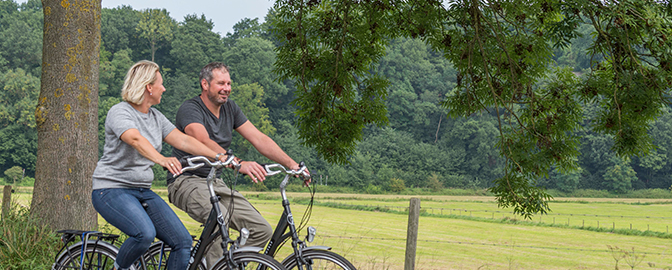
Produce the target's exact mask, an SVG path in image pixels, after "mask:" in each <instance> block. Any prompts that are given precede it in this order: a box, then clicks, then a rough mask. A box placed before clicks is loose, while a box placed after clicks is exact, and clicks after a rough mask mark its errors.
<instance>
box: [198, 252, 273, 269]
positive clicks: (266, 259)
mask: <svg viewBox="0 0 672 270" xmlns="http://www.w3.org/2000/svg"><path fill="white" fill-rule="evenodd" d="M233 262H234V263H235V264H236V265H238V266H239V267H238V268H236V269H229V267H228V265H227V263H226V259H225V258H221V259H219V261H217V263H215V266H214V267H213V268H211V269H212V270H242V269H257V268H263V269H269V270H285V267H283V266H282V264H280V263H279V262H278V261H276V260H275V259H273V257H271V256H268V255H265V254H261V253H256V252H237V253H236V252H234V253H233Z"/></svg>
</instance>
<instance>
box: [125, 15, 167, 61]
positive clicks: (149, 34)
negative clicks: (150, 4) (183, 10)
mask: <svg viewBox="0 0 672 270" xmlns="http://www.w3.org/2000/svg"><path fill="white" fill-rule="evenodd" d="M176 27H177V23H176V22H175V20H174V19H173V18H171V17H170V15H169V12H168V11H166V9H145V10H143V11H142V15H141V17H140V21H139V22H138V24H137V26H136V28H135V30H136V31H137V32H138V33H139V36H140V38H143V39H146V40H147V43H149V49H150V52H151V57H152V58H151V60H152V61H154V54H155V53H156V50H157V49H158V47H159V46H162V45H163V43H164V42H165V43H166V44H169V43H170V41H171V40H172V39H173V32H174V29H175V28H176Z"/></svg>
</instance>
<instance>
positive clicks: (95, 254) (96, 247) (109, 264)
mask: <svg viewBox="0 0 672 270" xmlns="http://www.w3.org/2000/svg"><path fill="white" fill-rule="evenodd" d="M103 243H104V242H98V243H95V241H89V242H88V243H87V245H86V251H84V258H83V260H82V256H81V254H82V245H83V243H82V242H79V243H76V244H74V245H72V246H70V247H68V248H67V249H66V250H64V251H63V252H61V254H60V255H59V256H58V257H57V258H56V262H55V263H54V265H52V267H51V269H53V270H68V269H78V270H79V269H83V270H111V269H113V268H114V260H115V259H116V258H117V249H116V248H114V247H110V246H111V244H107V243H105V244H103ZM108 245H110V246H108ZM82 262H83V263H82ZM80 266H81V268H80Z"/></svg>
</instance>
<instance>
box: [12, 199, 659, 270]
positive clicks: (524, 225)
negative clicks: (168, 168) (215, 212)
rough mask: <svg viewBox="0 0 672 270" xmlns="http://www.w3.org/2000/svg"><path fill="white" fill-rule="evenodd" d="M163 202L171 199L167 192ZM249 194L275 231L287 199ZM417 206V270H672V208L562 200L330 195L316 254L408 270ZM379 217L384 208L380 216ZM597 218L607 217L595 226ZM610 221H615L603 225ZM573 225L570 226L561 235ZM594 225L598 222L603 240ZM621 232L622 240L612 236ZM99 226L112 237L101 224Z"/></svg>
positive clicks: (320, 211) (319, 211)
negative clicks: (525, 202) (534, 208)
mask: <svg viewBox="0 0 672 270" xmlns="http://www.w3.org/2000/svg"><path fill="white" fill-rule="evenodd" d="M157 193H159V194H160V195H163V196H165V192H164V191H162V190H157ZM244 194H245V195H246V196H247V197H248V198H249V199H250V201H251V202H252V203H253V204H254V205H255V207H257V209H258V210H259V211H260V212H261V213H262V215H263V216H264V217H265V218H266V219H267V220H268V221H269V223H271V225H273V226H275V224H276V223H277V221H278V219H279V218H280V214H281V211H282V207H281V205H280V199H279V196H278V195H279V194H278V193H277V192H267V193H257V192H244ZM289 196H290V198H292V200H293V204H292V206H293V209H294V216H295V220H296V221H297V222H298V221H300V218H301V216H302V214H303V210H304V209H305V207H306V206H305V205H304V204H302V203H304V202H305V197H306V196H307V194H306V193H290V194H289ZM410 197H420V198H421V207H422V211H423V212H424V215H423V216H421V217H420V228H419V240H418V248H417V256H416V269H614V265H615V260H614V258H613V257H612V253H610V252H609V248H608V246H612V247H614V246H616V247H618V248H619V249H621V250H628V251H632V249H634V250H635V254H639V255H644V256H645V257H644V259H643V261H642V263H641V264H639V265H637V266H636V267H635V269H665V268H667V267H671V266H672V256H671V255H668V254H670V253H672V245H671V244H670V239H666V238H665V237H666V236H665V235H667V236H669V234H666V233H665V228H666V226H668V225H667V224H669V225H672V203H670V200H653V199H619V198H610V199H573V198H556V202H552V203H551V205H550V206H551V209H552V210H553V212H551V213H550V214H551V215H544V216H542V217H541V222H539V217H540V216H534V218H533V219H532V221H529V220H528V221H521V218H520V217H515V216H513V215H512V214H511V213H510V212H511V211H510V210H508V209H499V208H497V205H496V203H495V202H494V199H493V198H492V197H485V196H483V197H480V196H438V195H434V196H429V195H427V196H412V195H352V194H325V193H322V194H318V197H317V198H316V206H315V207H314V208H313V212H312V217H311V220H310V225H312V226H315V227H316V228H317V230H318V233H317V238H316V240H315V242H314V243H313V245H326V246H331V247H332V248H333V251H334V252H336V253H339V254H342V255H345V256H346V258H348V259H349V260H351V261H352V262H353V263H354V264H355V265H356V266H358V269H361V270H365V269H403V265H404V261H403V258H404V252H405V245H406V242H405V238H406V227H407V222H408V217H407V216H406V215H405V214H400V213H394V212H386V210H384V209H391V210H393V211H404V210H403V208H404V207H407V206H408V204H409V202H408V199H409V198H410ZM13 198H14V199H15V200H17V201H19V202H24V203H27V204H29V203H30V194H23V193H18V194H17V193H15V194H14V195H13ZM164 198H165V197H164ZM328 203H332V204H344V205H350V206H352V205H354V206H359V207H361V208H362V209H365V210H366V211H361V210H353V209H342V208H334V207H326V206H322V205H327V204H328ZM373 206H375V207H373ZM376 207H381V208H380V209H379V211H376ZM446 209H463V211H458V210H453V213H452V215H451V213H450V211H451V210H446ZM464 209H467V210H471V212H469V211H464ZM175 210H176V212H177V214H178V216H180V218H181V219H182V221H183V222H184V223H185V225H186V226H187V228H188V229H189V230H190V231H191V233H192V234H195V235H197V234H199V233H200V229H201V227H200V224H198V223H196V222H195V221H193V220H192V219H191V218H190V217H189V216H188V215H186V214H185V213H184V212H182V211H180V210H178V209H175ZM440 211H444V212H443V213H440ZM486 211H488V212H486ZM432 212H433V213H432ZM493 213H494V219H493ZM432 214H433V215H432ZM442 214H443V215H442ZM470 214H471V217H469V215H470ZM596 214H597V215H601V216H598V217H595V216H594V215H596ZM569 215H571V216H569ZM589 215H593V216H592V217H591V216H589ZM607 215H608V216H611V217H604V216H607ZM620 216H624V217H623V218H621V217H620ZM646 216H650V218H648V219H647V218H645V217H646ZM554 217H555V225H553V218H554ZM642 217H644V218H642ZM652 217H670V218H671V219H665V218H652ZM567 218H569V219H570V225H569V226H566V225H563V224H566V223H567ZM582 221H583V222H584V226H583V229H582V227H581V225H582V224H581V223H582ZM596 221H600V227H601V229H599V230H598V229H596ZM614 222H615V224H616V225H615V227H616V230H615V233H614V232H611V230H612V224H613V223H614ZM621 223H624V224H626V225H621ZM630 223H632V224H633V229H634V230H632V231H630V230H629V224H630ZM100 224H101V227H104V225H103V224H104V221H103V220H102V219H101V220H100ZM647 224H648V225H649V227H650V230H651V231H656V232H657V233H658V234H662V235H663V236H662V237H661V236H660V235H655V234H653V233H649V234H647V233H644V232H645V231H646V225H647ZM605 227H606V228H605ZM637 232H640V233H637ZM629 234H630V235H629ZM301 235H305V232H301ZM234 237H237V236H235V235H234ZM616 254H617V255H619V256H620V255H624V254H626V253H624V252H620V251H619V252H616ZM628 254H632V252H630V253H628ZM650 265H654V266H655V267H651V266H650ZM619 267H620V269H630V266H628V265H626V263H625V260H624V259H620V262H619Z"/></svg>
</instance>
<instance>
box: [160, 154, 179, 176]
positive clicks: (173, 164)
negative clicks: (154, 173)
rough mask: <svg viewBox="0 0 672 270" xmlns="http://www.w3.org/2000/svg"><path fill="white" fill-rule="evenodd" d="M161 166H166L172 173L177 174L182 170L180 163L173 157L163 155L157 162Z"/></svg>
mask: <svg viewBox="0 0 672 270" xmlns="http://www.w3.org/2000/svg"><path fill="white" fill-rule="evenodd" d="M157 163H158V164H159V165H161V166H162V167H164V168H166V169H167V170H168V171H169V172H170V173H172V174H173V175H179V174H180V170H182V164H180V161H178V160H177V158H175V157H163V158H162V159H161V160H159V162H157Z"/></svg>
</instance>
